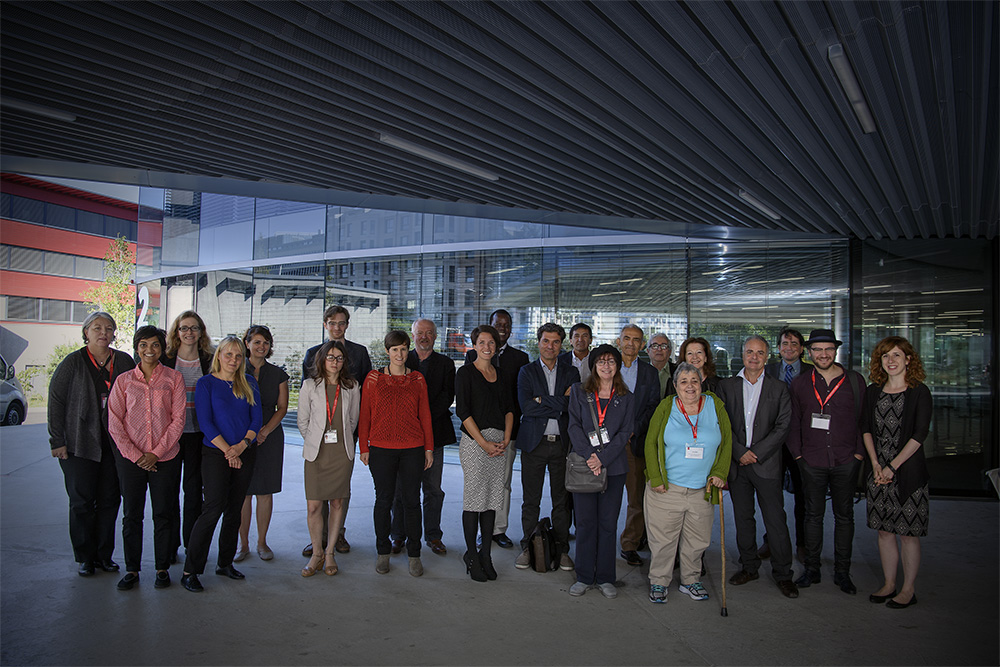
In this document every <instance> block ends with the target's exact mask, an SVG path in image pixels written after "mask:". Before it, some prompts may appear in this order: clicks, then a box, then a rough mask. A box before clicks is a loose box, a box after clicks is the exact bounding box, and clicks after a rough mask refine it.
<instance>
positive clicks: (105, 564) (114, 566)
mask: <svg viewBox="0 0 1000 667" xmlns="http://www.w3.org/2000/svg"><path fill="white" fill-rule="evenodd" d="M96 564H97V567H99V568H101V569H102V570H103V571H105V572H117V571H118V570H120V569H121V568H119V567H118V563H116V562H114V561H113V560H111V559H110V558H109V559H107V560H99V561H97V563H96Z"/></svg>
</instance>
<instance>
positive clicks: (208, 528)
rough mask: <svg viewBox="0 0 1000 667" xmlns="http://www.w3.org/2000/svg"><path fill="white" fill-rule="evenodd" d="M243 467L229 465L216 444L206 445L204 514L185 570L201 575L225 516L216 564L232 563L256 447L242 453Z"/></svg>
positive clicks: (195, 530) (194, 529)
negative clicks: (220, 523)
mask: <svg viewBox="0 0 1000 667" xmlns="http://www.w3.org/2000/svg"><path fill="white" fill-rule="evenodd" d="M240 459H242V460H243V466H242V467H241V468H238V469H237V468H230V467H229V462H228V461H226V455H225V454H223V453H222V451H221V450H219V449H217V448H215V447H207V446H204V451H202V457H201V478H202V483H203V485H204V489H205V502H204V504H203V505H202V509H201V516H199V517H198V520H197V521H195V523H194V527H192V529H191V540H190V542H188V553H187V560H186V561H185V563H184V571H185V572H190V573H193V574H202V573H203V572H204V571H205V563H206V562H207V561H208V549H209V547H210V545H211V543H212V535H213V534H214V533H215V526H216V525H217V524H218V523H219V517H220V516H221V517H222V529H221V530H220V531H219V555H218V560H216V564H217V565H218V566H219V567H227V566H229V565H232V564H233V557H234V556H235V555H236V543H237V541H238V540H239V531H240V520H241V518H242V517H241V513H242V511H243V501H244V500H245V499H246V495H247V489H249V488H250V480H251V479H252V478H253V465H254V461H255V460H256V459H257V448H256V447H250V448H249V449H247V450H246V451H245V452H243V454H242V455H241V456H240Z"/></svg>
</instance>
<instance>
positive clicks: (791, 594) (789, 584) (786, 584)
mask: <svg viewBox="0 0 1000 667" xmlns="http://www.w3.org/2000/svg"><path fill="white" fill-rule="evenodd" d="M778 590H779V591H781V594H782V595H784V596H785V597H786V598H797V597H799V587H798V586H796V585H795V582H794V581H792V580H791V579H785V580H784V581H779V582H778Z"/></svg>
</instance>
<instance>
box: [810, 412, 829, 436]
mask: <svg viewBox="0 0 1000 667" xmlns="http://www.w3.org/2000/svg"><path fill="white" fill-rule="evenodd" d="M812 427H813V428H818V429H819V430H821V431H829V430H830V415H824V414H823V413H821V412H814V413H813V415H812Z"/></svg>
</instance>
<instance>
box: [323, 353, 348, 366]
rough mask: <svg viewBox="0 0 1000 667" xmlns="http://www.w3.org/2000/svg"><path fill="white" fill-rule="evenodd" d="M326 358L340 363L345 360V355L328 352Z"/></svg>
mask: <svg viewBox="0 0 1000 667" xmlns="http://www.w3.org/2000/svg"><path fill="white" fill-rule="evenodd" d="M326 360H327V361H332V362H333V363H335V364H340V363H343V362H344V357H343V356H342V355H337V354H328V355H326Z"/></svg>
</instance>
